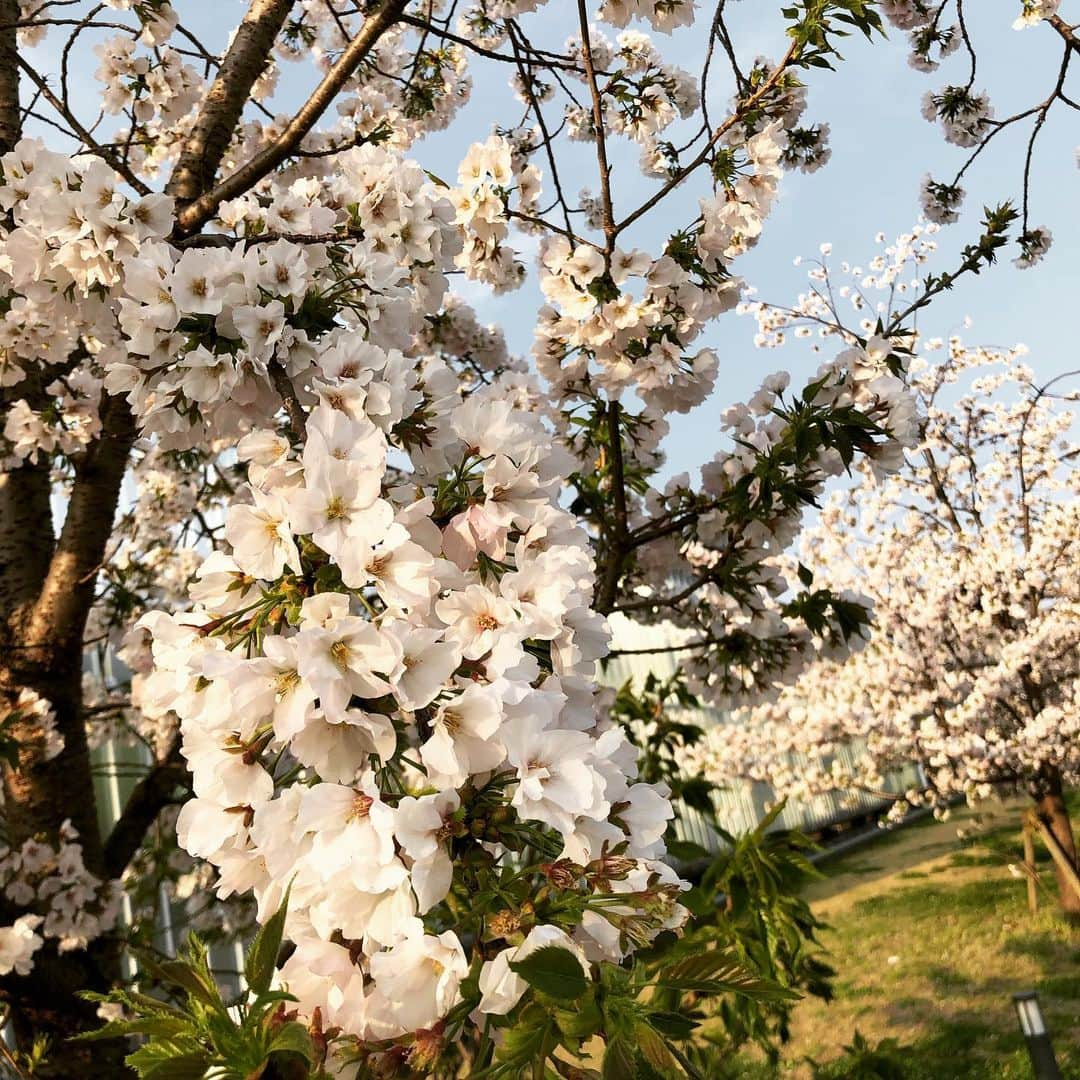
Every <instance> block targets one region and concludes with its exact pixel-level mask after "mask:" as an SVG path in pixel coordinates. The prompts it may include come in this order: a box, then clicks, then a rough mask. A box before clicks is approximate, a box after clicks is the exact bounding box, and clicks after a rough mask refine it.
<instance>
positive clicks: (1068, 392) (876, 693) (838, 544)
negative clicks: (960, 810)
mask: <svg viewBox="0 0 1080 1080" xmlns="http://www.w3.org/2000/svg"><path fill="white" fill-rule="evenodd" d="M932 344H938V345H939V347H941V348H943V349H947V353H948V355H947V356H946V357H945V358H944V359H943V360H942V361H941V362H938V363H928V362H926V361H924V360H920V361H918V362H916V363H913V364H912V365H911V367H910V369H909V375H910V379H911V385H912V388H913V390H914V391H915V393H916V395H917V397H918V398H919V400H920V406H921V408H920V411H921V412H922V413H923V415H925V418H926V419H925V427H924V429H923V432H922V436H921V439H920V442H919V445H918V447H917V448H916V449H915V451H914V452H913V453H911V454H910V456H909V462H908V464H907V465H906V466H905V468H903V469H902V470H900V471H899V472H898V473H896V474H895V475H893V476H891V477H889V478H888V479H887V480H884V481H881V480H879V479H877V478H874V477H873V476H871V475H869V474H866V475H864V477H863V480H862V482H861V483H860V484H858V485H857V486H855V487H853V488H850V489H848V490H846V491H838V492H836V493H835V494H834V495H833V497H832V498H831V499H830V500H829V501H828V503H827V504H826V506H825V507H824V508H823V510H822V513H821V517H820V520H819V521H818V522H817V523H816V524H815V525H814V527H813V528H811V529H808V530H807V531H806V532H805V533H804V534H803V536H802V538H801V546H800V555H799V557H800V558H802V559H804V560H812V561H813V565H815V566H819V567H821V568H822V570H821V572H822V574H823V575H824V577H825V579H826V580H827V581H828V582H829V583H830V584H831V585H832V586H833V587H834V588H836V589H850V590H857V591H859V592H860V593H862V594H864V595H866V596H867V597H868V598H869V599H870V600H871V601H872V603H873V609H874V621H873V631H872V633H871V635H870V640H869V643H868V644H867V645H866V647H865V648H864V649H862V650H861V651H859V652H858V653H857V654H855V655H853V656H851V657H850V658H849V659H847V660H845V661H843V662H835V661H830V660H821V661H819V662H817V663H815V664H813V665H811V666H810V667H809V668H808V669H807V670H806V671H805V672H804V673H803V675H802V676H801V677H800V678H799V680H798V681H797V682H796V683H795V684H793V685H792V686H790V687H788V688H785V689H784V690H783V691H782V692H781V693H780V694H779V696H778V697H777V699H776V700H775V701H773V702H771V703H768V704H763V705H760V706H757V707H756V708H755V709H753V710H752V711H751V712H750V713H749V714H745V715H743V716H741V717H740V718H739V722H738V723H737V724H736V725H735V726H734V727H733V729H731V730H730V731H729V730H727V729H725V730H724V731H723V733H722V734H721V735H719V736H718V738H717V739H716V740H715V741H714V743H713V745H712V746H711V747H710V748H709V750H708V751H706V752H705V754H704V757H705V758H706V759H707V765H706V768H708V769H709V770H710V771H711V773H712V775H713V776H714V777H717V776H718V774H721V773H723V774H727V775H732V774H737V775H744V776H754V777H757V778H767V779H769V780H770V781H771V782H772V783H774V784H775V785H776V786H777V788H778V790H780V791H781V792H784V793H787V794H791V795H794V796H800V795H809V794H816V793H820V792H823V791H841V792H842V791H845V790H872V791H878V790H880V789H881V787H882V786H883V784H882V777H883V776H884V775H885V774H887V773H888V772H889V771H890V770H893V769H896V768H899V767H902V766H903V765H904V764H906V763H910V762H917V763H918V764H920V765H921V766H922V769H923V774H924V776H925V778H926V784H927V786H926V788H925V789H924V790H915V791H911V792H908V793H907V794H906V796H904V797H903V798H902V799H901V800H900V802H898V803H897V806H896V812H897V813H900V814H902V813H903V812H904V811H905V810H906V809H907V808H908V807H909V806H911V805H932V806H934V807H936V808H938V809H944V808H945V807H947V805H948V802H949V800H951V799H952V798H954V797H956V796H963V797H965V798H966V799H967V800H968V801H969V802H971V803H976V802H979V801H981V800H984V799H987V798H990V797H992V796H995V795H1001V794H1009V793H1016V792H1020V793H1024V794H1027V795H1030V796H1031V798H1032V799H1033V800H1034V801H1035V803H1036V810H1037V813H1038V814H1039V816H1040V817H1041V818H1042V820H1043V821H1044V822H1045V824H1046V825H1047V826H1048V827H1049V829H1050V830H1051V831H1052V832H1053V834H1054V836H1055V837H1056V838H1057V840H1058V842H1059V843H1060V845H1061V847H1062V848H1063V850H1064V851H1065V853H1066V854H1067V856H1068V858H1069V859H1070V860H1071V861H1072V862H1073V863H1074V864H1075V862H1076V849H1075V842H1074V838H1073V831H1072V827H1071V824H1070V821H1069V815H1068V812H1067V810H1066V806H1065V802H1064V798H1063V790H1064V788H1065V787H1067V786H1071V785H1074V784H1075V783H1076V782H1077V778H1078V768H1080V742H1078V739H1077V695H1078V693H1080V629H1078V628H1080V622H1078V619H1077V612H1078V606H1077V605H1078V603H1080V595H1078V592H1077V575H1076V567H1077V565H1078V561H1080V547H1078V544H1080V519H1078V516H1077V515H1078V503H1077V498H1076V497H1077V493H1078V484H1080V471H1078V470H1077V459H1078V455H1080V443H1077V442H1076V439H1075V434H1076V431H1075V419H1076V417H1075V413H1074V412H1072V411H1071V410H1070V409H1069V408H1068V407H1064V408H1063V407H1062V403H1063V402H1071V401H1076V400H1077V399H1078V397H1080V393H1078V392H1077V390H1076V389H1075V388H1074V387H1072V386H1070V382H1072V383H1075V373H1073V374H1072V375H1063V376H1059V377H1058V378H1056V379H1054V380H1051V381H1050V382H1048V383H1044V384H1039V383H1038V382H1037V380H1036V377H1035V374H1034V372H1033V370H1032V368H1031V367H1029V366H1028V365H1027V364H1026V363H1025V350H1023V349H1015V350H1012V351H1010V352H1001V351H998V350H988V349H969V348H965V347H964V346H963V345H962V344H961V343H960V342H959V341H958V340H955V339H954V340H951V341H950V342H948V344H947V345H946V344H944V343H932ZM852 741H858V742H860V743H864V744H865V747H866V752H865V755H863V756H860V757H858V758H857V761H856V765H855V767H854V769H853V770H849V769H845V768H843V767H841V766H840V764H839V760H838V759H834V758H832V756H831V755H832V753H833V751H834V750H835V749H836V748H837V747H838V746H841V745H844V744H845V743H849V742H852ZM786 751H798V752H800V753H804V754H808V755H810V756H811V758H812V759H813V760H815V761H818V762H819V764H818V765H817V766H816V767H814V768H809V769H801V770H800V771H798V773H796V772H795V771H794V770H793V769H792V768H791V766H790V765H788V764H786V763H785V761H784V759H783V755H784V753H785V752H786ZM1057 869H1058V882H1059V890H1060V894H1061V903H1062V907H1063V909H1064V910H1065V911H1066V912H1067V913H1069V914H1070V915H1071V916H1073V917H1075V916H1076V914H1077V913H1078V912H1080V897H1077V896H1076V894H1075V891H1074V890H1073V888H1072V886H1071V884H1070V883H1069V881H1068V880H1067V877H1066V875H1064V874H1063V873H1062V872H1061V870H1060V868H1057Z"/></svg>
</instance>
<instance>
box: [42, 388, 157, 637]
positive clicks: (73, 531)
mask: <svg viewBox="0 0 1080 1080" xmlns="http://www.w3.org/2000/svg"><path fill="white" fill-rule="evenodd" d="M135 434H136V432H135V420H134V418H133V417H132V415H131V409H130V408H128V404H127V402H126V401H125V400H124V399H123V398H119V397H106V398H105V399H104V401H103V403H102V426H101V435H100V436H99V438H98V439H97V440H96V441H95V442H93V443H91V445H90V446H89V448H88V449H87V451H86V453H85V455H84V457H83V459H82V461H80V462H79V464H78V465H77V466H76V469H75V483H74V484H73V485H72V488H71V498H70V500H69V502H68V507H67V516H66V517H65V518H64V527H63V529H62V530H61V532H60V539H59V541H58V542H57V545H56V550H55V551H54V552H53V556H52V559H51V561H50V563H49V572H48V574H47V575H46V578H45V583H44V585H43V586H42V588H41V593H40V595H39V596H38V598H37V601H36V602H35V604H34V609H33V613H32V615H31V619H30V625H29V629H28V632H27V640H28V643H29V644H30V645H44V644H46V643H49V644H51V645H53V646H59V647H60V648H62V649H65V651H66V650H72V651H74V652H75V653H76V654H77V653H81V651H82V635H83V630H84V628H85V625H86V616H87V613H88V612H89V610H90V605H91V604H92V603H93V600H94V583H95V580H96V578H97V571H98V568H99V567H100V565H101V561H102V558H103V557H104V555H105V545H106V544H107V542H108V539H109V536H110V535H111V533H112V525H113V517H114V516H115V514H116V505H117V502H118V501H119V497H120V485H121V483H122V482H123V479H124V473H125V472H126V471H127V460H128V452H129V451H130V450H131V446H132V443H133V442H134V441H135ZM30 543H31V544H32V543H33V540H32V539H30Z"/></svg>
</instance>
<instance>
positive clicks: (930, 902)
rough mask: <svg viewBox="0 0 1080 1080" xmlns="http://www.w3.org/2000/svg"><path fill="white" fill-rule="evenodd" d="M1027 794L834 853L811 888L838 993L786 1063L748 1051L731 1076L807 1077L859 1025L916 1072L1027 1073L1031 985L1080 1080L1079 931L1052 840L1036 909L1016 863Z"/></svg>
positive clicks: (964, 1076) (803, 1008)
mask: <svg viewBox="0 0 1080 1080" xmlns="http://www.w3.org/2000/svg"><path fill="white" fill-rule="evenodd" d="M1022 805H1023V804H1022V803H1020V802H1013V803H1010V804H1005V805H998V806H993V807H991V808H989V809H984V810H983V811H982V813H981V814H980V815H978V816H977V815H975V814H974V813H972V812H971V811H969V810H962V811H959V812H956V813H954V815H953V816H952V817H951V818H950V820H949V821H948V822H944V823H941V822H934V821H932V820H931V819H924V820H923V821H921V822H919V823H916V824H913V825H911V826H909V827H907V828H905V829H902V830H899V831H898V832H895V833H892V834H890V835H888V836H885V837H882V838H881V839H880V840H877V841H874V842H871V843H869V844H867V845H866V846H865V847H863V848H860V849H858V850H856V851H854V852H851V853H850V854H848V855H846V856H838V857H836V858H835V859H832V860H829V861H827V862H826V863H824V864H823V865H822V870H823V871H824V872H825V873H826V874H827V877H826V878H825V879H824V880H822V881H819V882H816V883H815V884H814V885H813V886H812V887H811V891H810V894H809V898H810V899H811V901H812V902H813V905H814V908H815V910H816V911H817V912H818V913H819V914H820V915H821V916H822V917H823V918H824V919H825V920H826V921H827V922H828V923H830V925H831V927H832V929H831V930H830V931H828V932H827V933H826V934H825V935H824V938H823V944H824V945H825V946H826V947H827V948H828V950H829V952H830V954H831V958H830V962H831V963H832V965H833V966H834V967H835V968H836V969H837V971H838V976H837V979H836V984H835V989H836V998H835V1000H834V1001H833V1002H832V1003H831V1004H825V1003H823V1002H820V1001H818V1000H816V999H813V1000H808V1001H805V1002H803V1003H802V1004H800V1005H799V1006H798V1007H797V1009H796V1012H795V1017H794V1023H793V1030H792V1040H791V1043H790V1044H789V1045H788V1047H787V1048H786V1050H785V1053H784V1061H783V1063H782V1065H781V1067H780V1068H779V1070H773V1069H768V1068H764V1067H763V1066H761V1065H760V1064H759V1063H757V1062H755V1061H753V1060H751V1059H747V1060H746V1061H745V1066H743V1063H742V1062H740V1063H739V1067H737V1068H736V1069H735V1070H734V1071H733V1073H732V1075H733V1076H745V1077H747V1078H748V1080H751V1078H752V1080H757V1078H762V1080H764V1078H766V1077H768V1078H773V1077H783V1078H788V1077H791V1078H794V1077H806V1076H809V1075H810V1069H809V1067H808V1066H807V1065H806V1063H805V1058H806V1057H807V1056H810V1057H813V1058H815V1059H816V1060H817V1061H819V1062H823V1061H828V1060H829V1059H831V1058H833V1057H835V1056H836V1055H837V1054H838V1053H839V1051H840V1049H841V1047H843V1046H844V1045H845V1044H846V1043H849V1042H850V1041H851V1038H852V1034H853V1032H854V1031H855V1030H856V1029H858V1030H859V1031H860V1032H861V1033H862V1034H863V1035H864V1036H866V1037H867V1039H868V1040H869V1041H870V1042H871V1043H876V1042H877V1041H878V1040H879V1039H882V1038H895V1039H897V1040H898V1041H899V1042H900V1043H901V1044H903V1045H904V1046H905V1047H906V1048H907V1050H906V1052H905V1054H904V1055H903V1065H904V1069H905V1073H904V1075H905V1080H1028V1078H1030V1077H1031V1075H1032V1073H1031V1067H1030V1064H1029V1062H1028V1058H1027V1053H1026V1050H1025V1049H1024V1044H1023V1040H1022V1038H1021V1036H1020V1034H1019V1030H1018V1027H1017V1022H1016V1015H1015V1013H1014V1011H1013V1005H1012V995H1013V993H1014V992H1016V991H1018V990H1027V989H1034V990H1036V991H1038V994H1039V999H1040V1002H1041V1004H1042V1006H1043V1012H1044V1014H1045V1015H1046V1018H1047V1023H1048V1027H1049V1030H1050V1034H1051V1036H1052V1038H1053V1041H1054V1047H1055V1050H1056V1051H1057V1056H1058V1061H1059V1063H1060V1064H1061V1066H1062V1072H1063V1073H1064V1075H1065V1076H1066V1077H1068V1078H1069V1080H1080V931H1078V930H1074V929H1070V928H1069V927H1068V926H1067V925H1066V924H1065V923H1063V922H1062V921H1061V920H1060V919H1058V918H1057V917H1056V914H1055V890H1054V879H1053V873H1052V869H1051V864H1050V860H1049V856H1048V855H1046V853H1045V851H1043V849H1042V847H1041V844H1038V843H1037V845H1036V851H1037V854H1038V855H1039V857H1040V863H1039V868H1040V877H1041V882H1042V884H1041V889H1040V910H1039V912H1038V914H1036V915H1030V914H1029V913H1028V910H1027V899H1026V889H1025V882H1024V881H1023V880H1022V879H1018V878H1016V877H1014V876H1013V875H1012V874H1011V873H1010V872H1009V863H1014V862H1018V861H1019V860H1020V857H1021V856H1020V850H1021V849H1020V824H1019V815H1020V810H1021V808H1022ZM1076 809H1077V807H1076V806H1074V807H1073V812H1074V821H1075V820H1076V817H1075V814H1076ZM958 829H960V830H962V831H963V833H964V836H963V837H960V836H958ZM845 1075H846V1074H845ZM867 1075H871V1076H876V1075H877V1074H876V1073H872V1074H867Z"/></svg>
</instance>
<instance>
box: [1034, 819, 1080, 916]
mask: <svg viewBox="0 0 1080 1080" xmlns="http://www.w3.org/2000/svg"><path fill="white" fill-rule="evenodd" d="M1035 825H1036V827H1037V828H1038V830H1039V835H1040V836H1041V837H1042V838H1043V843H1044V844H1045V845H1046V850H1047V851H1049V852H1050V855H1051V856H1052V857H1053V860H1054V862H1056V863H1057V864H1058V867H1059V868H1060V870H1061V872H1062V874H1063V875H1064V876H1065V879H1066V881H1068V883H1069V884H1070V885H1071V886H1072V890H1073V892H1074V893H1075V894H1076V895H1077V896H1080V874H1078V873H1077V872H1076V867H1075V866H1073V864H1072V860H1071V859H1070V858H1069V856H1068V855H1066V854H1065V851H1064V849H1063V848H1062V846H1061V843H1060V842H1059V841H1058V838H1057V837H1056V836H1055V835H1054V834H1053V833H1052V832H1051V831H1050V828H1049V826H1048V825H1047V824H1046V822H1045V821H1043V819H1042V818H1041V817H1038V816H1036V817H1035Z"/></svg>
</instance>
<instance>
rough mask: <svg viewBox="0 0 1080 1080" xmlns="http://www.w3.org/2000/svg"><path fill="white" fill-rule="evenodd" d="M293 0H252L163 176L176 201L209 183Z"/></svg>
mask: <svg viewBox="0 0 1080 1080" xmlns="http://www.w3.org/2000/svg"><path fill="white" fill-rule="evenodd" d="M293 3H294V0H252V2H251V6H250V7H249V8H248V12H247V14H246V15H245V16H244V21H243V22H242V23H241V24H240V26H239V27H238V28H237V31H236V36H235V37H234V38H233V42H232V45H230V46H229V51H228V53H227V54H226V56H225V59H224V60H223V61H222V62H221V68H220V70H219V71H218V74H217V78H216V79H214V85H213V86H211V87H210V92H209V93H208V94H207V95H206V100H205V101H204V102H203V106H202V109H201V110H200V112H199V118H198V119H197V120H196V121H195V126H194V128H192V130H191V134H190V135H189V136H188V137H187V139H186V140H185V141H184V148H183V150H182V151H181V153H180V159H179V161H177V163H176V168H175V169H173V173H172V176H171V177H170V178H169V183H168V185H167V187H166V189H165V190H166V191H167V192H168V193H169V194H170V195H172V196H174V197H175V198H176V199H177V201H178V202H180V203H182V204H186V203H191V202H193V201H194V200H195V199H198V198H199V197H200V196H201V195H203V193H204V192H206V191H207V190H208V189H209V188H210V187H211V186H212V185H213V183H214V180H215V178H216V177H217V171H218V168H219V167H220V165H221V159H222V158H223V157H224V156H225V151H226V150H227V149H228V148H229V143H230V141H231V140H232V136H233V132H234V131H235V130H236V125H237V123H238V122H239V120H240V117H241V115H242V114H243V111H244V106H245V105H246V104H247V100H248V96H249V94H250V93H251V88H252V86H254V85H255V80H256V79H257V78H258V77H259V76H260V75H261V74H262V71H263V68H265V66H266V60H267V57H269V55H270V50H271V49H272V48H273V47H274V40H275V39H276V38H277V36H278V34H279V33H280V32H281V28H282V26H284V24H285V19H286V17H287V16H288V14H289V10H290V9H291V8H292V6H293ZM204 220H205V219H204ZM187 231H188V232H190V231H193V230H190V229H189V230H187Z"/></svg>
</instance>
